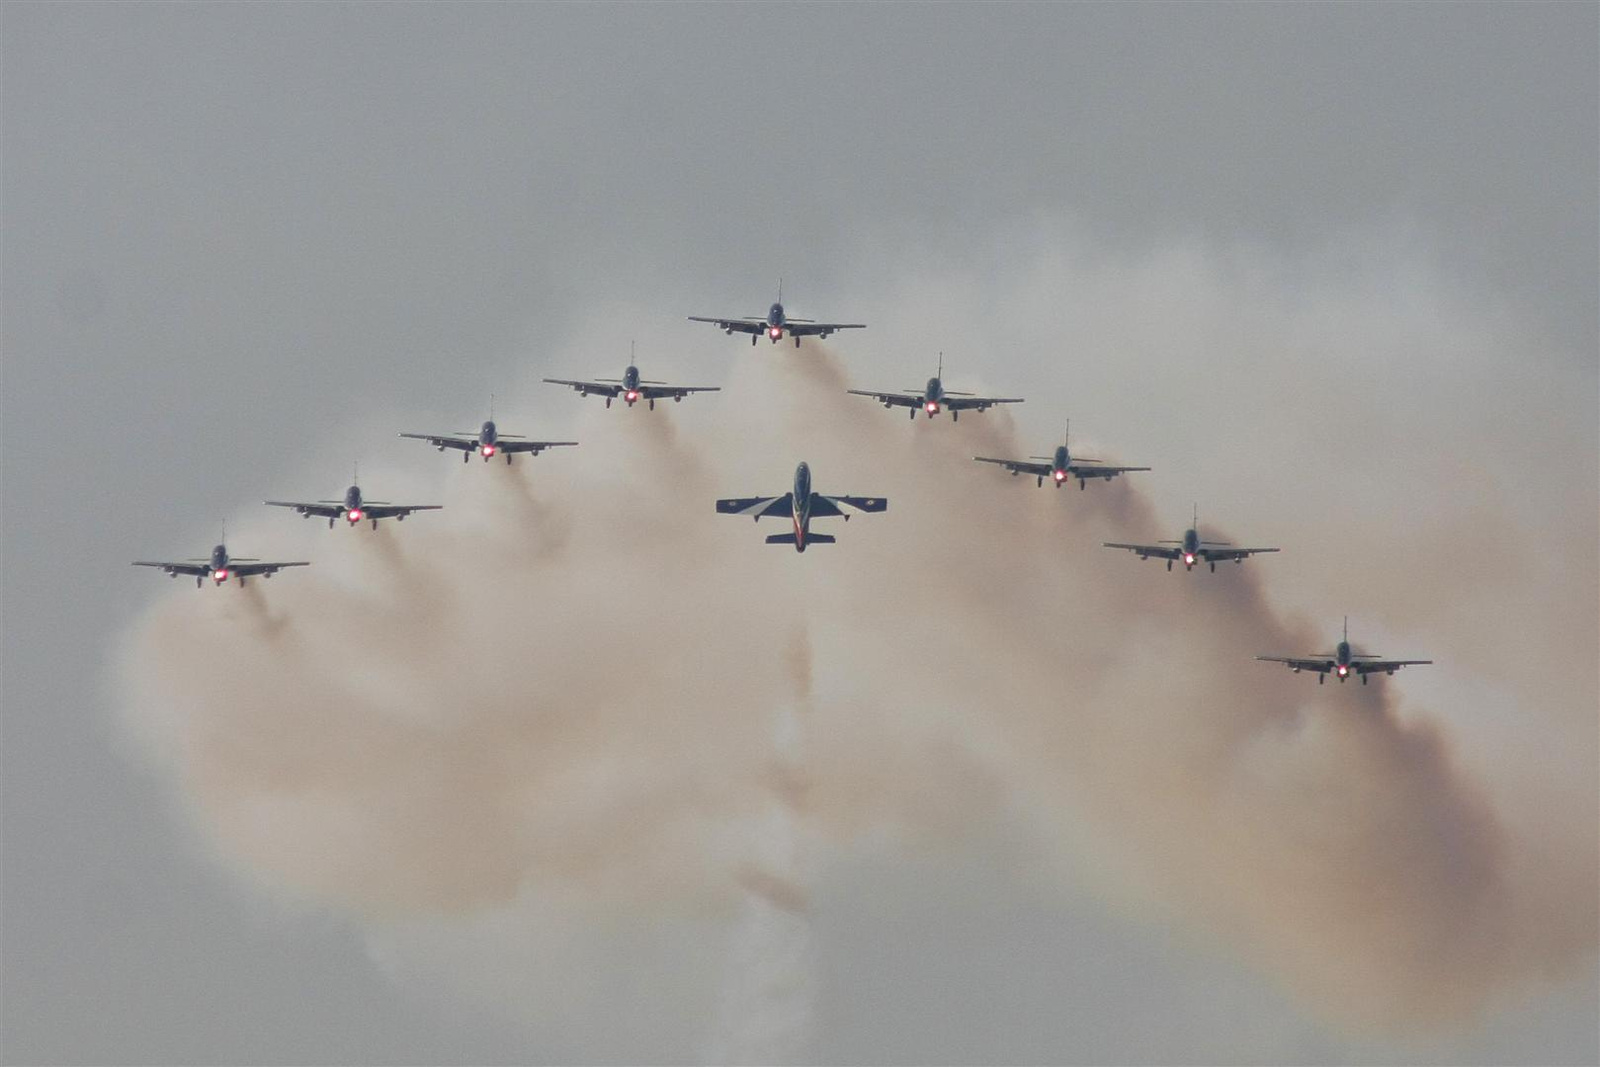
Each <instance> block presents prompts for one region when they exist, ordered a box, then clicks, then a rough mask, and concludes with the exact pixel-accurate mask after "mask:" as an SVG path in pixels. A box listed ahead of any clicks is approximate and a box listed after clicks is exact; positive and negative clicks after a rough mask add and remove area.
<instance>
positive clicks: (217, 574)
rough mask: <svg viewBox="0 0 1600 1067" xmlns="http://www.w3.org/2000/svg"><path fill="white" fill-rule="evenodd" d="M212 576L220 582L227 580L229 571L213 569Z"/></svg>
mask: <svg viewBox="0 0 1600 1067" xmlns="http://www.w3.org/2000/svg"><path fill="white" fill-rule="evenodd" d="M211 577H212V578H214V579H216V580H217V581H219V582H225V581H227V580H228V572H227V571H225V570H221V571H212V572H211Z"/></svg>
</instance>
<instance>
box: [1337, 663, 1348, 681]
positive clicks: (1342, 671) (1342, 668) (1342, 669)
mask: <svg viewBox="0 0 1600 1067" xmlns="http://www.w3.org/2000/svg"><path fill="white" fill-rule="evenodd" d="M1349 673H1350V668H1349V667H1346V666H1344V665H1343V664H1340V665H1339V677H1341V678H1343V677H1344V676H1345V675H1347V674H1349Z"/></svg>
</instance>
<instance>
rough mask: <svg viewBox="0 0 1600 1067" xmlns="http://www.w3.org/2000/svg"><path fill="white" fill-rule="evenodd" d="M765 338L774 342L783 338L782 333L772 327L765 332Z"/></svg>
mask: <svg viewBox="0 0 1600 1067" xmlns="http://www.w3.org/2000/svg"><path fill="white" fill-rule="evenodd" d="M767 336H768V337H770V338H772V339H773V340H774V341H776V340H777V339H778V338H780V337H782V336H783V331H782V330H781V329H779V328H778V327H776V326H774V327H772V329H770V330H768V331H767Z"/></svg>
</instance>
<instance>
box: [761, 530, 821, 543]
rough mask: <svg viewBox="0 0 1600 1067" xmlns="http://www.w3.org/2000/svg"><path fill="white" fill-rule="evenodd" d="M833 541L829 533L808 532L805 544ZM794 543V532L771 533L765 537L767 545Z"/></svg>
mask: <svg viewBox="0 0 1600 1067" xmlns="http://www.w3.org/2000/svg"><path fill="white" fill-rule="evenodd" d="M833 542H834V538H833V536H832V535H831V534H808V535H807V536H806V544H808V545H831V544H833ZM794 543H795V542H794V534H792V533H786V534H771V535H770V536H768V537H767V544H769V545H792V544H794Z"/></svg>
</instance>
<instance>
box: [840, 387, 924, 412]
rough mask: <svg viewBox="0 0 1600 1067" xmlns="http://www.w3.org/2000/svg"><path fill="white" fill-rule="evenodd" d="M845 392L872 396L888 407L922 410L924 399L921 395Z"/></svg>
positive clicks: (861, 391)
mask: <svg viewBox="0 0 1600 1067" xmlns="http://www.w3.org/2000/svg"><path fill="white" fill-rule="evenodd" d="M845 392H847V393H851V394H853V395H855V396H870V397H872V399H874V400H876V401H877V402H878V403H880V404H883V405H884V406H886V407H902V408H920V407H921V406H922V401H923V399H924V398H923V395H922V394H921V393H874V392H871V391H870V390H867V389H846V390H845Z"/></svg>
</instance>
